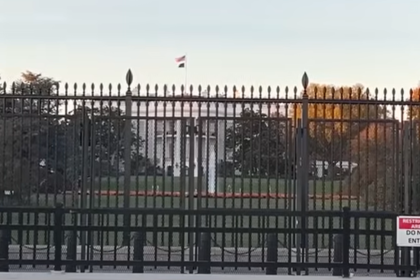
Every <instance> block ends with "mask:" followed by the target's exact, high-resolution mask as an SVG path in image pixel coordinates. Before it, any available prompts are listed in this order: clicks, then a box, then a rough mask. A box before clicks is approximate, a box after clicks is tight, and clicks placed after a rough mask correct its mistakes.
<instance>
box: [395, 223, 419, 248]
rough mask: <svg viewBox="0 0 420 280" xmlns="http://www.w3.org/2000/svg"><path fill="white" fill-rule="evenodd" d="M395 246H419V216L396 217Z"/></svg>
mask: <svg viewBox="0 0 420 280" xmlns="http://www.w3.org/2000/svg"><path fill="white" fill-rule="evenodd" d="M397 246H400V247H420V216H398V217H397Z"/></svg>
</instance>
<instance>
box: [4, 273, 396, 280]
mask: <svg viewBox="0 0 420 280" xmlns="http://www.w3.org/2000/svg"><path fill="white" fill-rule="evenodd" d="M28 277H30V278H31V279H32V280H114V279H118V278H120V277H122V278H124V279H125V280H142V279H144V280H146V279H147V280H149V279H150V278H151V277H153V279H154V280H185V279H200V280H213V279H215V278H217V279H218V280H248V279H249V280H251V279H252V280H253V279H255V275H244V274H240V275H223V274H211V275H208V274H160V273H146V274H129V273H61V272H58V273H57V272H51V273H45V272H38V273H34V272H30V273H29V272H23V273H16V272H6V273H0V279H2V280H20V279H22V280H26V279H28ZM274 277H276V278H281V279H282V280H292V279H293V280H298V279H302V280H304V279H307V278H308V276H288V275H281V276H278V275H277V276H264V277H263V278H267V279H273V278H274ZM311 278H312V279H319V280H321V279H322V280H324V279H337V277H336V276H335V277H334V276H314V275H311ZM354 278H355V279H358V280H382V279H383V277H374V276H369V277H357V276H355V277H354ZM386 278H387V279H389V280H394V279H395V280H396V279H400V278H397V277H386Z"/></svg>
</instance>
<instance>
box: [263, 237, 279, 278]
mask: <svg viewBox="0 0 420 280" xmlns="http://www.w3.org/2000/svg"><path fill="white" fill-rule="evenodd" d="M277 241H278V240H277V234H275V233H269V234H268V235H267V263H268V264H269V266H267V268H266V270H265V274H266V275H277V267H276V266H274V264H276V263H277V251H278V242H277ZM271 265H273V266H271Z"/></svg>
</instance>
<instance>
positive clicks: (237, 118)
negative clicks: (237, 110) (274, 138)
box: [197, 115, 293, 122]
mask: <svg viewBox="0 0 420 280" xmlns="http://www.w3.org/2000/svg"><path fill="white" fill-rule="evenodd" d="M261 119H262V120H272V121H286V122H289V121H292V120H293V119H292V118H287V117H273V116H269V115H267V116H260V117H246V116H220V117H219V116H217V115H216V116H204V117H199V118H197V121H207V120H219V121H240V120H261Z"/></svg>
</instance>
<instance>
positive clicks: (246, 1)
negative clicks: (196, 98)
mask: <svg viewBox="0 0 420 280" xmlns="http://www.w3.org/2000/svg"><path fill="white" fill-rule="evenodd" d="M419 12H420V1H419V0H317V1H315V0H260V1H256V0H254V1H250V0H213V1H203V0H177V1H174V0H119V1H117V0H112V1H111V0H72V1H60V0H37V1H35V0H0V24H1V25H0V26H1V32H0V76H1V77H2V80H6V81H8V82H10V81H13V80H15V79H17V78H18V77H19V75H20V73H21V72H22V71H25V70H31V71H34V72H41V73H42V74H44V75H47V76H51V77H54V78H56V79H58V80H61V81H65V82H70V83H74V82H87V83H91V82H95V83H98V82H103V83H110V82H111V83H118V82H124V78H125V74H126V71H127V69H128V68H131V69H132V71H133V74H134V83H136V84H137V83H141V84H146V83H151V84H155V83H159V84H160V85H163V84H165V83H166V84H169V85H171V84H177V85H181V84H183V83H184V80H185V77H184V75H185V72H184V70H182V69H178V68H177V67H176V63H175V61H174V59H175V57H177V56H182V55H183V54H185V53H186V54H187V58H188V64H187V65H188V68H187V69H188V84H194V85H198V84H202V85H208V84H210V85H212V86H214V85H216V84H219V85H228V86H232V85H238V86H241V85H245V86H249V85H255V86H258V85H263V86H265V87H266V86H268V85H270V86H277V85H280V86H281V87H284V86H286V85H287V86H295V85H297V86H300V81H301V77H302V74H303V72H304V71H307V73H308V75H309V78H310V81H311V82H319V83H327V84H335V85H353V84H355V83H361V84H363V85H365V86H369V87H376V86H377V87H380V88H381V89H382V88H384V87H387V88H392V87H396V88H402V87H404V88H406V89H408V88H410V87H414V86H416V85H417V84H418V82H419V80H420V19H419Z"/></svg>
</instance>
